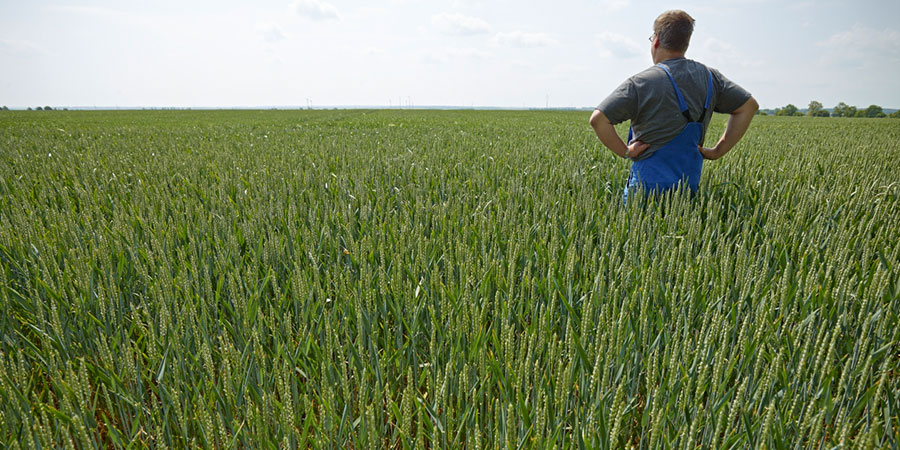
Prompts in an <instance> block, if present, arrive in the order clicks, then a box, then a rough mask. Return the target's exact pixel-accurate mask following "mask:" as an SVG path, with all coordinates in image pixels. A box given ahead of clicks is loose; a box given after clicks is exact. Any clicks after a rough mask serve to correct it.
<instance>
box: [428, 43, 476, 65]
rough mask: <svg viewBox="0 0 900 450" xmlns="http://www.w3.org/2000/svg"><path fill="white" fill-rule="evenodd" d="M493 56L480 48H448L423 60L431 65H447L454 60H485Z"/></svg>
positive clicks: (431, 53) (429, 54) (430, 53)
mask: <svg viewBox="0 0 900 450" xmlns="http://www.w3.org/2000/svg"><path fill="white" fill-rule="evenodd" d="M492 56H493V54H491V53H490V52H487V51H484V50H481V49H478V48H455V47H447V48H444V49H442V50H438V51H434V52H429V53H428V54H426V55H425V56H423V57H422V60H423V61H424V62H426V63H430V64H447V63H450V62H452V61H454V60H462V59H467V60H485V59H489V58H491V57H492Z"/></svg>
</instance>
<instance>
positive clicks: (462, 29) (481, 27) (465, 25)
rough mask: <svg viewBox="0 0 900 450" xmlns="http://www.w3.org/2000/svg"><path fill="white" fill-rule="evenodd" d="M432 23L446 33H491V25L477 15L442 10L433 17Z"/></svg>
mask: <svg viewBox="0 0 900 450" xmlns="http://www.w3.org/2000/svg"><path fill="white" fill-rule="evenodd" d="M431 24H432V25H433V26H434V27H435V28H436V29H437V30H438V31H440V32H442V33H444V34H452V35H459V36H468V35H473V34H482V33H489V32H490V31H491V26H490V25H489V24H488V23H487V22H485V21H484V20H482V19H479V18H477V17H470V16H464V15H462V14H457V13H447V12H442V13H440V14H437V15H434V16H432V17H431Z"/></svg>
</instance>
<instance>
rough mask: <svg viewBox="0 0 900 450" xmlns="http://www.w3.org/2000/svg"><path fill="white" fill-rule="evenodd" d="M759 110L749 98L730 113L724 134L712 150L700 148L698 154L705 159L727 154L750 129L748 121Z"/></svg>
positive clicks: (717, 157)
mask: <svg viewBox="0 0 900 450" xmlns="http://www.w3.org/2000/svg"><path fill="white" fill-rule="evenodd" d="M758 109H759V104H758V103H756V100H755V99H754V98H753V97H750V98H749V99H748V100H747V101H746V102H744V104H743V105H741V106H740V107H738V109H736V110H734V111H733V112H732V113H731V117H729V118H728V124H727V125H725V132H724V133H722V137H721V138H719V142H717V143H716V146H715V147H713V148H705V147H699V146H698V147H699V148H700V154H702V155H703V157H704V158H706V159H719V158H721V157H722V156H724V155H725V154H726V153H728V151H729V150H731V149H732V148H733V147H734V146H735V144H737V143H738V141H740V140H741V138H742V137H743V136H744V133H746V132H747V128H750V121H751V120H753V116H754V115H755V114H756V111H757V110H758Z"/></svg>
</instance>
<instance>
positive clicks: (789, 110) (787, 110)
mask: <svg viewBox="0 0 900 450" xmlns="http://www.w3.org/2000/svg"><path fill="white" fill-rule="evenodd" d="M797 111H798V110H797V107H796V106H794V105H792V104H790V103H788V104H787V106H785V107H784V108H781V109H779V110H778V111H777V112H776V113H775V115H776V116H793V115H794V113H795V112H797Z"/></svg>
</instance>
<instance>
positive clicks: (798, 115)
mask: <svg viewBox="0 0 900 450" xmlns="http://www.w3.org/2000/svg"><path fill="white" fill-rule="evenodd" d="M793 116H794V117H803V113H802V112H800V111H794V114H793Z"/></svg>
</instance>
